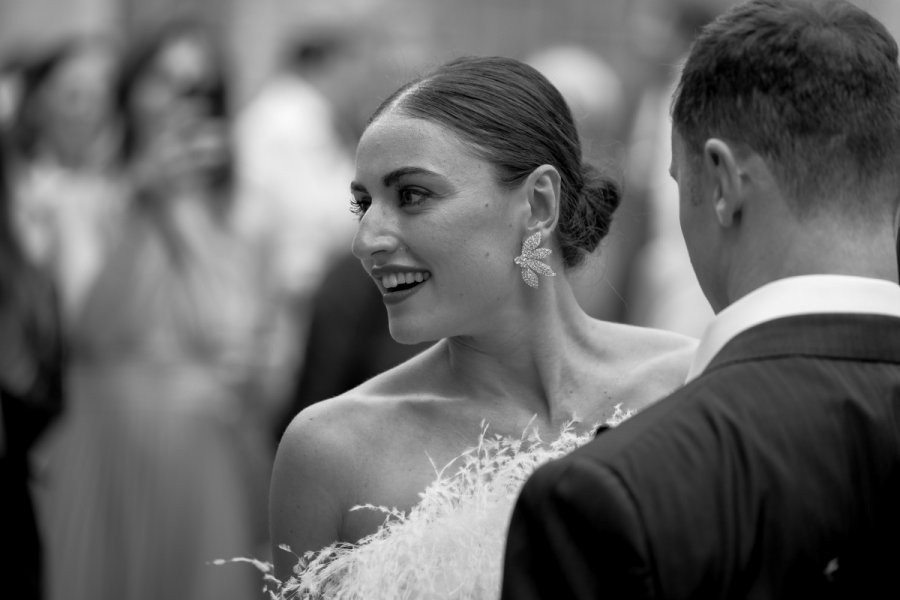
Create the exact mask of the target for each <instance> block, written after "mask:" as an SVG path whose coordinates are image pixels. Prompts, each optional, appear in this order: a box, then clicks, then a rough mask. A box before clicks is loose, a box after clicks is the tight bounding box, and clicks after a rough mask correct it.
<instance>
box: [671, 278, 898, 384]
mask: <svg viewBox="0 0 900 600" xmlns="http://www.w3.org/2000/svg"><path fill="white" fill-rule="evenodd" d="M821 313H858V314H880V315H889V316H893V317H900V286H898V285H897V284H896V283H893V282H890V281H886V280H883V279H872V278H867V277H854V276H849V275H803V276H798V277H788V278H785V279H779V280H777V281H773V282H771V283H767V284H766V285H764V286H762V287H760V288H757V289H756V290H753V291H752V292H750V293H749V294H747V295H746V296H744V297H742V298H740V299H738V300H737V301H736V302H734V303H733V304H731V305H730V306H728V307H726V308H725V309H724V310H722V311H721V312H719V314H718V315H716V317H715V318H714V319H713V320H712V321H711V322H710V323H709V325H708V326H707V328H706V331H705V332H704V333H703V337H702V338H701V340H700V346H699V347H698V348H697V353H696V354H695V355H694V360H693V363H692V364H691V368H690V371H688V376H687V380H688V381H690V380H691V379H694V378H695V377H697V376H698V375H700V373H702V372H703V370H704V369H705V368H706V367H707V365H709V363H710V361H711V360H712V359H713V357H714V356H715V355H716V354H717V353H718V352H719V351H720V350H721V349H722V348H723V347H724V346H725V344H727V343H728V342H729V341H731V340H732V339H733V338H734V337H735V336H737V335H738V334H739V333H742V332H744V331H746V330H748V329H750V328H751V327H754V326H756V325H759V324H761V323H765V322H766V321H772V320H774V319H778V318H781V317H790V316H795V315H808V314H821Z"/></svg>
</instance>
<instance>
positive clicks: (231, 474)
mask: <svg viewBox="0 0 900 600" xmlns="http://www.w3.org/2000/svg"><path fill="white" fill-rule="evenodd" d="M123 72H124V74H125V76H124V78H123V80H122V82H121V85H120V87H119V90H118V102H119V108H120V111H121V115H122V118H123V125H124V129H123V149H124V160H123V163H124V166H125V168H126V169H127V172H128V174H129V176H130V178H131V185H132V187H133V192H132V194H131V202H130V204H129V205H128V207H127V208H128V210H127V213H126V214H125V216H124V219H123V221H122V224H121V226H120V227H119V230H118V232H117V235H116V236H115V237H114V238H113V239H112V241H111V248H112V251H111V252H110V254H109V260H108V261H107V262H106V263H105V265H104V266H103V269H102V270H101V272H100V273H99V275H98V277H97V280H96V282H95V284H94V286H93V288H92V290H91V292H90V294H89V296H88V297H87V299H86V302H85V306H84V310H83V311H82V313H81V315H80V318H79V320H78V322H77V323H76V324H75V327H74V330H73V345H74V348H73V351H74V352H75V357H74V365H73V373H72V411H71V414H70V415H69V418H68V419H67V420H66V422H65V424H64V425H65V427H63V428H61V430H60V435H59V436H58V438H57V439H56V440H55V442H56V444H55V446H54V447H53V448H52V452H51V459H52V462H51V467H52V469H53V475H54V476H55V478H56V483H57V485H56V487H55V488H54V490H53V494H52V495H51V497H50V498H49V499H48V500H49V502H48V523H47V525H48V533H49V536H50V538H51V542H50V545H51V548H50V550H51V555H50V556H51V564H50V568H51V576H52V577H51V582H50V591H51V598H60V599H61V598H66V599H67V600H71V599H85V600H87V599H90V600H103V599H105V598H116V599H117V600H123V599H141V598H147V599H151V598H152V599H163V598H179V599H185V600H193V599H213V598H215V599H216V600H227V599H229V598H234V599H238V598H240V599H247V598H253V597H257V596H258V595H259V594H260V593H261V591H260V589H259V587H260V586H259V582H258V577H257V576H256V574H255V571H254V570H253V569H252V568H251V567H249V566H247V565H230V566H226V567H214V566H212V565H210V564H209V563H210V562H211V561H213V560H215V559H218V558H228V557H232V556H252V555H258V554H259V553H260V551H261V549H262V548H263V547H264V544H265V541H266V532H265V504H264V503H265V494H266V485H267V481H268V473H267V469H268V468H269V465H270V463H271V455H270V454H271V448H270V446H269V445H268V444H267V441H268V438H267V435H268V431H269V429H270V428H271V425H270V424H269V423H268V422H267V418H268V415H270V414H273V413H274V408H273V407H272V406H271V405H267V404H266V403H267V400H268V399H270V398H271V397H270V396H268V395H267V394H266V388H265V386H263V385H262V384H261V382H262V381H264V380H265V379H266V378H267V377H268V375H269V374H268V373H267V371H266V369H265V368H264V367H263V366H262V365H261V364H260V361H261V357H264V356H265V355H266V351H267V348H268V346H267V343H268V342H267V340H268V338H267V336H266V333H267V332H269V331H270V330H269V329H267V327H266V324H267V322H268V321H267V318H268V317H269V315H270V314H271V313H272V310H271V305H270V303H269V299H270V295H269V289H270V288H269V284H268V282H267V269H266V265H267V260H266V256H265V248H264V247H263V246H261V245H259V244H257V243H256V241H255V240H253V239H250V238H248V237H247V236H246V235H245V233H244V232H242V231H241V230H240V229H238V228H237V227H236V226H235V223H234V208H235V199H234V181H233V176H232V153H231V147H230V142H229V136H230V134H229V127H230V120H229V119H230V111H229V97H228V89H227V81H226V71H225V65H224V62H223V60H222V57H221V55H220V54H219V52H218V48H217V46H216V44H215V41H214V40H213V39H212V38H210V37H209V36H208V35H207V33H206V32H205V31H204V30H203V29H201V28H199V27H197V26H193V25H190V24H183V23H179V24H175V25H171V26H168V27H166V28H164V29H163V30H161V31H160V32H158V33H157V34H156V35H154V36H152V37H151V38H149V39H148V40H147V41H145V42H144V43H142V44H140V45H138V46H137V47H136V48H135V49H134V51H133V52H132V53H131V56H130V59H129V60H128V61H126V65H125V69H124V71H123Z"/></svg>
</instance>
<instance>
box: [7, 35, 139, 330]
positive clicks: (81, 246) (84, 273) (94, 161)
mask: <svg viewBox="0 0 900 600" xmlns="http://www.w3.org/2000/svg"><path fill="white" fill-rule="evenodd" d="M117 69H118V58H117V48H116V46H115V45H113V44H112V43H111V41H110V40H108V39H106V38H102V37H86V38H75V39H72V40H70V41H67V42H64V43H60V44H58V45H56V46H53V47H51V48H49V49H48V50H46V51H45V52H42V53H40V54H39V55H36V56H35V57H33V58H32V60H30V61H28V62H27V63H26V65H25V66H23V68H22V69H21V82H22V86H21V87H22V97H21V99H20V101H19V104H18V106H19V110H18V111H17V113H16V119H15V122H14V124H13V133H14V136H13V141H14V148H13V149H14V154H15V158H16V159H17V161H16V162H17V165H16V166H17V169H16V175H17V177H16V178H15V182H14V186H13V190H14V192H15V204H14V212H13V215H14V222H15V228H16V233H17V235H18V236H19V237H20V239H21V240H22V243H23V247H24V250H25V252H26V253H27V255H28V257H29V259H30V260H31V261H32V262H34V263H36V264H38V265H40V266H41V267H44V268H46V269H48V270H49V271H50V273H51V275H52V276H53V278H54V279H55V280H56V282H57V284H58V288H59V292H60V301H61V303H62V310H63V317H64V318H65V321H66V323H69V322H71V321H72V319H74V318H75V316H76V315H77V313H78V311H79V310H80V308H81V304H82V302H83V300H84V297H85V295H86V294H87V292H88V290H89V289H90V286H91V284H92V282H93V279H94V277H95V276H96V275H97V272H98V270H99V268H100V265H101V263H102V262H103V259H104V255H105V252H106V248H105V247H104V242H105V241H106V239H107V237H108V234H109V231H110V230H111V229H113V228H114V227H115V224H116V222H117V220H118V218H119V216H120V214H121V210H120V209H121V206H122V195H123V186H122V181H121V177H120V172H119V169H118V166H119V165H118V163H117V158H118V153H119V144H120V142H121V138H120V131H119V126H118V120H117V119H116V118H115V110H114V107H113V95H114V87H115V77H116V74H117Z"/></svg>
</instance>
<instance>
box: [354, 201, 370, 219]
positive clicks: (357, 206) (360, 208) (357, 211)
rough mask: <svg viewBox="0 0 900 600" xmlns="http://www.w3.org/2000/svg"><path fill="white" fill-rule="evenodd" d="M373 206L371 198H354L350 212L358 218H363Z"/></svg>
mask: <svg viewBox="0 0 900 600" xmlns="http://www.w3.org/2000/svg"><path fill="white" fill-rule="evenodd" d="M370 204H372V200H371V199H369V198H357V197H356V196H353V197H352V198H350V212H352V213H353V214H354V215H356V216H357V217H362V216H363V215H364V214H365V213H366V210H368V209H369V205H370Z"/></svg>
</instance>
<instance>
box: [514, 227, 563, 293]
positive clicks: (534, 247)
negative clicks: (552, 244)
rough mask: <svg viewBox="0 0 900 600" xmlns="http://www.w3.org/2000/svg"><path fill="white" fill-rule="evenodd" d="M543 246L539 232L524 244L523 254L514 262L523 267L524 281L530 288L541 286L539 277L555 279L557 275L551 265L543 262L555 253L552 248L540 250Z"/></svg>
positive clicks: (526, 239)
mask: <svg viewBox="0 0 900 600" xmlns="http://www.w3.org/2000/svg"><path fill="white" fill-rule="evenodd" d="M540 245H541V232H540V231H537V232H535V233H533V234H531V235H529V236H528V237H527V238H525V241H524V242H522V254H520V255H519V256H517V257H515V258H514V259H513V262H515V263H516V264H517V265H519V266H520V267H522V280H523V281H525V283H527V284H528V285H529V286H531V287H533V288H536V287H538V286H539V285H540V282H539V280H538V275H543V276H544V277H555V276H556V273H554V272H553V269H551V268H550V266H549V265H547V264H545V263H542V262H541V260H542V259H544V258H547V257H548V256H550V253H551V252H553V250H551V249H550V248H539V247H538V246H540Z"/></svg>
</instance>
